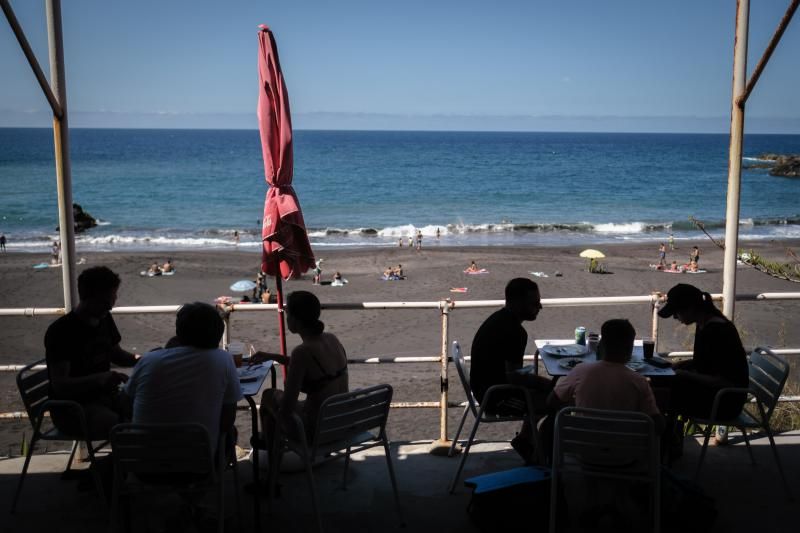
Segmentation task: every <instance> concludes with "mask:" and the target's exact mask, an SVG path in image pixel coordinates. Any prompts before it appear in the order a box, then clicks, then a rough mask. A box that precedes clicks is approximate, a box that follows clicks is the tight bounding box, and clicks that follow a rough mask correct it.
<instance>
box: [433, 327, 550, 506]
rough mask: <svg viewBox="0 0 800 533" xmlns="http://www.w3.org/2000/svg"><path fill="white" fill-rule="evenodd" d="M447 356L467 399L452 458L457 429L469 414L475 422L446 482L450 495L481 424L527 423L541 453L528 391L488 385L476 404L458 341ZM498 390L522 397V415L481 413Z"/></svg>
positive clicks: (537, 450)
mask: <svg viewBox="0 0 800 533" xmlns="http://www.w3.org/2000/svg"><path fill="white" fill-rule="evenodd" d="M451 354H452V357H453V362H454V363H455V365H456V370H457V371H458V377H459V378H460V379H461V385H462V386H463V387H464V394H465V395H466V397H467V405H466V407H464V414H463V415H462V416H461V422H460V423H459V424H458V429H457V430H456V434H455V436H454V437H453V444H452V445H451V446H450V452H449V454H448V455H450V456H452V455H453V453H454V452H455V448H456V443H457V442H458V437H459V435H461V430H462V429H463V427H464V422H465V421H466V419H467V415H468V414H469V413H472V416H473V417H474V418H475V422H474V424H473V426H472V431H471V432H470V435H469V439H467V445H466V446H465V447H464V453H463V454H462V456H461V461H460V462H459V463H458V469H457V470H456V473H455V475H454V476H453V481H452V482H451V483H450V494H452V493H453V492H454V491H455V489H456V484H457V483H458V480H459V478H460V477H461V472H462V471H463V470H464V464H465V463H466V462H467V456H468V455H469V449H470V447H471V446H472V443H473V442H474V440H475V435H476V434H477V433H478V426H479V425H480V424H481V422H485V423H487V424H490V423H496V422H522V421H524V420H527V421H528V423H529V424H530V427H531V433H532V435H531V436H532V438H533V442H534V443H535V446H536V453H537V454H541V446H540V445H539V434H538V431H537V429H536V419H535V418H534V410H533V398H532V397H531V392H530V391H529V390H528V389H526V388H525V387H521V386H519V385H507V384H503V385H492V386H491V387H489V389H488V390H487V391H486V394H485V395H484V397H483V400H484V401H483V403H482V404H480V405H479V404H478V400H476V399H475V396H474V395H473V394H472V387H470V384H469V370H467V366H466V362H465V361H464V356H463V354H462V353H461V346H460V345H459V344H458V341H454V342H453V347H452V352H451ZM501 391H503V392H507V391H518V392H519V393H520V395H522V396H523V397H524V398H525V404H526V405H525V413H524V414H523V415H502V414H490V413H487V412H485V408H486V405H491V403H490V400H491V398H492V396H493V395H494V394H497V393H499V392H501Z"/></svg>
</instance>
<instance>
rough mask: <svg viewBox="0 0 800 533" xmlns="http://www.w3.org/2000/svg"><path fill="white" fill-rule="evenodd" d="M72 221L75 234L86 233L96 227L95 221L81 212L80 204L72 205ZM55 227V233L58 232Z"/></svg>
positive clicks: (84, 212) (87, 214)
mask: <svg viewBox="0 0 800 533" xmlns="http://www.w3.org/2000/svg"><path fill="white" fill-rule="evenodd" d="M72 219H73V220H74V221H75V233H80V232H82V231H86V230H87V229H89V228H93V227H95V226H96V225H97V219H95V218H94V217H93V216H92V215H90V214H89V213H87V212H86V211H84V210H83V208H82V207H81V206H80V204H72ZM58 229H59V228H58V227H56V231H58Z"/></svg>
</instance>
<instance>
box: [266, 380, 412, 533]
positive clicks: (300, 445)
mask: <svg viewBox="0 0 800 533" xmlns="http://www.w3.org/2000/svg"><path fill="white" fill-rule="evenodd" d="M391 401H392V387H391V385H375V386H373V387H369V388H366V389H359V390H355V391H351V392H346V393H342V394H336V395H333V396H331V397H330V398H328V399H326V400H325V401H324V402H323V403H322V405H321V406H320V410H319V415H318V417H317V424H316V427H315V428H314V430H313V437H312V441H311V443H309V442H308V440H307V439H306V432H305V428H304V427H303V422H302V420H301V419H300V417H299V416H298V415H296V414H295V415H294V427H293V428H291V429H289V428H286V427H285V426H284V425H283V424H282V423H280V421H279V423H278V424H276V429H277V430H276V431H275V432H274V435H273V446H272V450H273V452H272V453H273V457H274V460H272V459H273V457H270V461H269V494H270V497H272V495H274V494H275V486H276V483H277V477H278V472H279V471H280V463H281V458H282V455H283V452H284V451H285V450H291V451H293V452H294V453H296V454H297V455H298V456H299V457H300V459H301V460H302V461H303V465H304V467H305V472H306V476H307V480H308V486H309V490H310V492H311V503H312V507H313V509H314V514H315V516H316V520H317V530H318V531H320V532H321V531H322V519H321V516H320V513H319V507H318V503H317V491H316V486H315V483H314V474H313V467H314V466H315V465H317V464H320V463H323V462H327V461H330V460H333V459H337V458H340V457H344V473H343V477H342V487H343V488H345V489H346V488H347V469H348V466H349V465H350V455H351V454H353V453H358V452H360V451H363V450H366V449H369V448H372V447H375V446H383V450H384V454H385V456H386V466H387V467H388V469H389V478H390V479H391V482H392V490H393V492H394V500H395V505H396V507H397V514H398V516H399V517H400V522H401V524H402V523H403V512H402V509H401V507H400V497H399V495H398V492H397V480H396V479H395V475H394V468H393V466H392V456H391V452H390V450H389V439H388V437H387V436H386V421H387V419H388V417H389V406H390V404H391Z"/></svg>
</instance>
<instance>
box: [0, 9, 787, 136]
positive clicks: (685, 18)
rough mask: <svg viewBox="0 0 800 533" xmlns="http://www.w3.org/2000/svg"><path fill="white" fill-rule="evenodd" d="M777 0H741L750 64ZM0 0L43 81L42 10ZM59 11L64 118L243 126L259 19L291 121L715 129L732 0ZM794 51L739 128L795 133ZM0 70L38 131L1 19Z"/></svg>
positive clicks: (10, 117) (773, 18)
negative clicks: (746, 12) (277, 60)
mask: <svg viewBox="0 0 800 533" xmlns="http://www.w3.org/2000/svg"><path fill="white" fill-rule="evenodd" d="M788 3H789V2H788V0H765V1H761V2H752V6H751V16H750V29H751V31H750V46H749V50H750V54H749V56H750V57H749V61H748V64H749V67H750V69H752V68H753V67H754V66H755V64H756V62H757V60H758V58H759V57H760V55H761V53H762V51H763V49H764V48H765V46H766V44H767V42H768V40H769V38H770V36H771V35H772V33H773V31H774V29H775V27H776V25H777V23H778V21H779V20H780V17H781V16H782V14H783V12H784V10H785V8H786V6H787V5H788ZM11 4H12V7H13V8H14V10H15V13H16V14H17V17H18V18H19V20H20V21H21V23H22V25H23V27H24V29H25V31H26V34H27V36H28V39H29V40H30V42H31V44H32V46H33V47H34V49H35V51H36V53H37V57H38V58H39V61H40V62H41V63H42V65H43V69H44V70H45V72H48V73H49V67H48V64H47V35H46V23H45V16H44V2H43V1H23V0H16V1H14V0H12V2H11ZM62 4H63V6H62V9H63V24H64V40H65V43H64V45H65V56H66V64H67V85H68V95H67V97H68V106H69V110H70V121H71V125H72V126H73V127H209V128H255V127H256V122H255V106H256V95H257V90H258V87H257V71H256V57H257V55H256V54H257V39H256V32H257V25H258V24H259V23H266V24H268V25H269V26H270V27H271V28H272V29H273V31H274V32H275V35H276V38H277V41H278V46H279V50H280V54H281V63H282V66H283V69H284V76H285V78H286V81H287V85H288V87H289V94H290V99H291V104H292V112H293V119H294V123H295V127H296V128H321V129H456V130H459V129H467V130H538V131H558V130H561V131H564V130H566V131H678V132H681V131H687V132H692V131H701V132H726V131H727V130H728V127H729V122H728V118H729V114H730V92H731V75H732V74H731V73H732V61H733V51H732V50H733V25H734V14H735V7H736V2H735V0H705V1H701V2H698V1H696V0H693V1H691V0H671V1H670V2H648V1H645V2H642V1H636V0H627V1H623V0H605V1H597V0H594V1H592V0H562V1H557V0H552V1H536V0H528V1H512V0H509V1H503V0H498V1H497V2H486V1H485V0H484V1H472V0H460V1H449V0H425V1H418V0H404V1H403V2H387V1H380V0H364V1H355V0H339V1H336V2H331V1H327V2H326V1H322V0H304V1H299V2H290V1H286V2H266V1H261V2H252V1H235V2H219V1H209V0H194V1H188V0H170V1H168V2H164V1H149V0H139V1H137V2H103V1H100V0H94V1H89V0H69V1H65V2H62ZM796 18H800V16H798V17H796ZM798 50H800V20H794V21H793V24H792V25H790V27H789V29H788V30H787V32H786V34H785V35H784V38H783V41H782V42H781V45H780V46H779V47H778V49H777V51H776V52H775V54H774V56H773V58H772V60H771V62H770V64H769V66H768V67H767V70H766V71H765V73H764V75H763V76H762V78H761V81H760V82H759V85H758V86H757V88H756V90H755V92H754V94H753V96H752V97H751V99H750V101H749V102H748V107H747V116H748V130H747V131H748V132H753V133H755V132H776V133H781V132H790V133H800V98H798V96H797V94H798V87H800V69H798V68H797V64H798V59H800V57H799V56H798ZM0 69H1V70H0V71H1V72H3V82H2V84H0V126H47V125H49V123H50V118H49V116H48V107H47V102H46V100H45V99H44V97H43V96H42V95H41V92H40V91H39V88H38V85H37V84H36V81H35V78H34V76H33V74H32V73H31V72H30V69H29V67H28V65H27V62H26V61H25V58H24V56H23V54H22V52H21V50H20V48H19V46H18V45H17V42H16V39H15V38H14V35H13V32H12V31H11V29H10V27H9V26H8V24H7V23H6V22H5V20H4V18H3V20H1V21H0Z"/></svg>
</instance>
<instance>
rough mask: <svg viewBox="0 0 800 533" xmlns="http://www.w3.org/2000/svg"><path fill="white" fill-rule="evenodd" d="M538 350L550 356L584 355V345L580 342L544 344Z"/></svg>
mask: <svg viewBox="0 0 800 533" xmlns="http://www.w3.org/2000/svg"><path fill="white" fill-rule="evenodd" d="M539 351H540V352H544V353H546V354H547V355H550V356H552V357H582V356H584V355H586V346H583V345H581V344H560V345H559V344H545V345H544V346H542V347H541V348H540V349H539Z"/></svg>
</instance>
